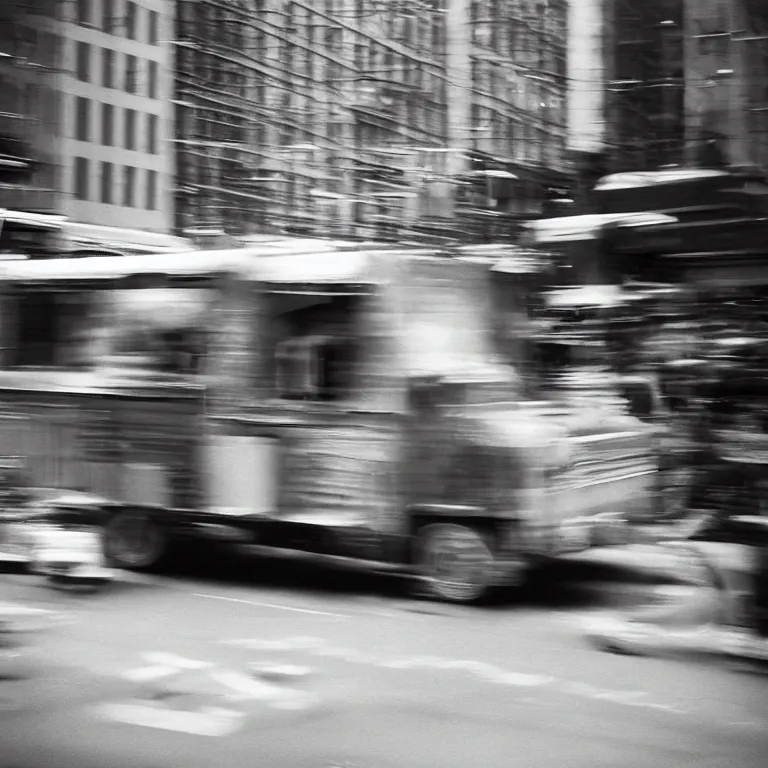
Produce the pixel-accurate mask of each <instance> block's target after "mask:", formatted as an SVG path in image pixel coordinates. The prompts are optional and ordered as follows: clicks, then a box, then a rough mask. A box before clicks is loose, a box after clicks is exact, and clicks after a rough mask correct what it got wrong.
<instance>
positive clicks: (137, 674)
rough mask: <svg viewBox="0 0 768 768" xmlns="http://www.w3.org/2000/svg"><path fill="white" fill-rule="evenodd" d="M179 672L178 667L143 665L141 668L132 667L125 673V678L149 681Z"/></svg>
mask: <svg viewBox="0 0 768 768" xmlns="http://www.w3.org/2000/svg"><path fill="white" fill-rule="evenodd" d="M178 672H179V669H178V667H161V666H157V667H142V668H141V669H130V670H128V672H124V673H123V678H124V679H125V680H128V681H129V682H132V683H148V682H150V681H151V680H161V679H162V678H164V677H170V676H171V675H175V674H177V673H178Z"/></svg>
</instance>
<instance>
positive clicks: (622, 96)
mask: <svg viewBox="0 0 768 768" xmlns="http://www.w3.org/2000/svg"><path fill="white" fill-rule="evenodd" d="M614 12H615V17H614V20H613V24H612V27H613V29H614V30H615V39H614V41H613V49H614V68H613V75H612V77H611V79H610V80H609V81H608V83H607V89H608V120H609V126H608V129H609V131H608V132H609V137H610V141H611V145H612V146H611V149H612V158H611V161H612V162H611V166H612V170H616V171H629V170H649V169H654V168H659V167H663V166H668V165H676V164H679V163H681V162H683V148H684V142H685V81H684V73H683V68H684V64H683V60H684V31H683V8H682V1H681V0H617V2H616V4H615V11H614Z"/></svg>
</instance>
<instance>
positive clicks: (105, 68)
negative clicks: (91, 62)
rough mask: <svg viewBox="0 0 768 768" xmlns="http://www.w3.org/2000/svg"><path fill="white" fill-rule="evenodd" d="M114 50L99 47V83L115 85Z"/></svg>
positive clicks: (111, 86)
mask: <svg viewBox="0 0 768 768" xmlns="http://www.w3.org/2000/svg"><path fill="white" fill-rule="evenodd" d="M115 55H116V54H115V52H114V51H113V50H112V49H111V48H102V49H101V85H102V86H103V87H104V88H114V87H115Z"/></svg>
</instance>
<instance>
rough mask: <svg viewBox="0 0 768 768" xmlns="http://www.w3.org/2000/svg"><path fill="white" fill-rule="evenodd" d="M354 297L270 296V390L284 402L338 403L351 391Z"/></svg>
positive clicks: (357, 299)
mask: <svg viewBox="0 0 768 768" xmlns="http://www.w3.org/2000/svg"><path fill="white" fill-rule="evenodd" d="M359 302H360V297H356V296H322V297H320V296H310V295H304V296H302V295H300V294H296V295H287V296H279V297H278V296H274V297H273V307H274V309H273V316H272V320H271V326H272V329H273V333H274V336H273V339H274V356H273V359H274V373H275V388H276V394H277V395H278V397H281V398H284V399H288V400H330V401H332V400H342V399H344V398H345V397H347V396H348V395H349V394H350V393H351V390H352V386H353V376H354V371H355V367H356V366H355V361H356V357H357V351H358V344H357V343H356V341H355V335H354V329H355V326H356V319H357V317H358V307H359Z"/></svg>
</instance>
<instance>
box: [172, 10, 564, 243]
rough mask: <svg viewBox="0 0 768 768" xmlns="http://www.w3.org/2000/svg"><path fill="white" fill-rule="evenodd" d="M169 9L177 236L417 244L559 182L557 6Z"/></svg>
mask: <svg viewBox="0 0 768 768" xmlns="http://www.w3.org/2000/svg"><path fill="white" fill-rule="evenodd" d="M176 5H177V14H176V16H177V21H176V33H175V36H174V37H175V39H174V44H175V49H176V93H175V104H176V166H177V168H178V174H177V184H176V210H177V215H176V228H177V232H178V233H190V232H194V231H199V230H200V229H203V230H208V231H214V232H216V231H226V232H229V233H232V234H235V233H238V234H243V233H259V232H262V231H268V230H275V229H276V230H279V231H288V232H297V233H312V234H318V235H339V236H341V235H343V236H359V237H371V236H376V237H382V236H393V237H397V238H398V239H404V238H405V239H407V237H408V236H409V235H412V236H413V237H414V238H416V237H423V236H424V235H426V234H428V233H429V232H432V233H435V232H438V231H440V232H445V230H446V227H448V228H450V227H453V228H454V229H456V228H457V227H458V229H459V230H461V229H463V224H461V223H460V222H459V223H457V212H462V211H476V212H485V213H490V214H493V215H495V216H496V217H497V218H501V219H503V218H504V215H503V214H508V215H514V214H515V213H518V214H519V215H523V214H525V215H531V214H532V213H534V212H535V210H536V209H537V206H538V207H540V205H541V198H543V196H544V195H543V190H544V188H545V186H546V184H547V183H549V180H550V177H552V176H553V174H554V175H556V176H557V174H561V173H562V172H563V171H565V151H564V148H565V45H566V37H565V29H566V23H565V12H566V5H565V0H537V1H535V2H521V1H520V0H402V1H401V2H398V1H397V0H391V1H389V2H381V1H380V0H316V1H315V2H312V3H306V2H289V1H288V0H270V2H266V1H265V0H226V1H220V2H208V1H207V0H199V1H196V2H192V0H179V2H177V4H176ZM558 178H559V176H558Z"/></svg>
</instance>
